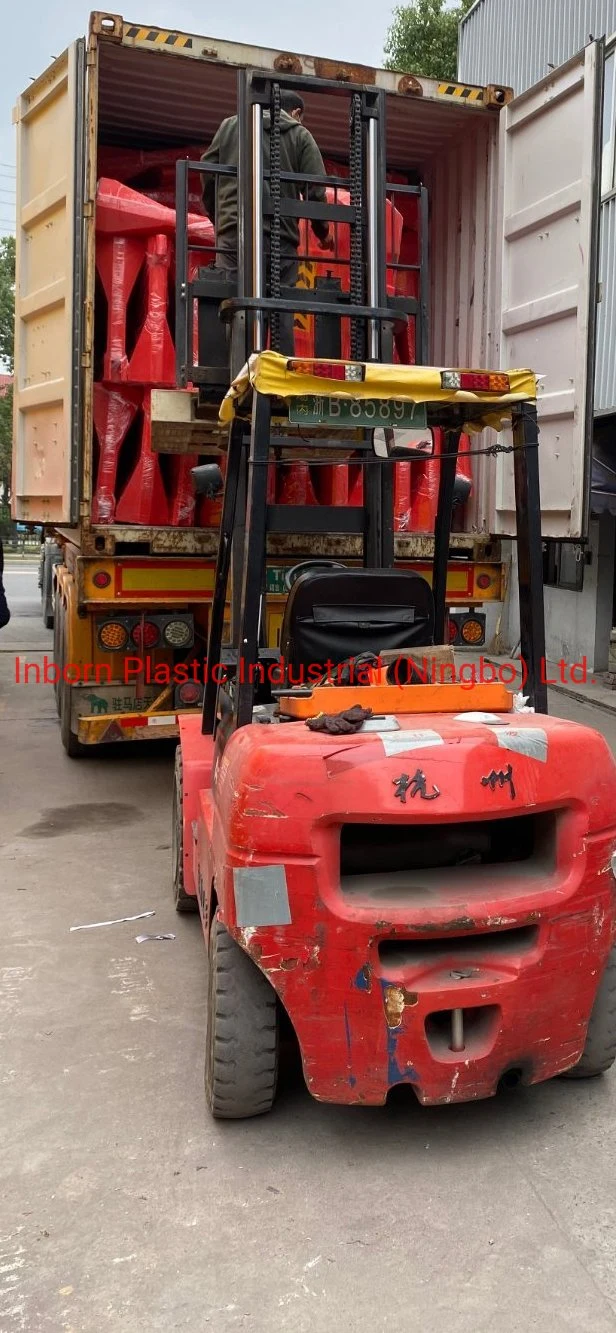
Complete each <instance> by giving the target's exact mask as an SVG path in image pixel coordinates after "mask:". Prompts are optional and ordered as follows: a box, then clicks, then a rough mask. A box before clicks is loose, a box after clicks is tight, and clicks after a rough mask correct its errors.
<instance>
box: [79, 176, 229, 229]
mask: <svg viewBox="0 0 616 1333" xmlns="http://www.w3.org/2000/svg"><path fill="white" fill-rule="evenodd" d="M96 230H97V232H99V233H102V234H116V235H118V234H119V235H122V236H128V235H132V234H133V233H135V234H137V235H142V236H151V235H152V234H153V233H155V232H165V233H166V234H167V235H175V209H174V208H166V207H165V205H164V204H158V203H156V201H155V200H154V199H150V198H149V196H148V195H147V194H141V193H140V192H139V190H132V189H131V187H130V186H129V185H123V184H122V182H121V181H116V180H111V179H110V178H109V177H108V176H101V178H100V180H99V182H98V187H97V191H96ZM188 237H189V240H190V241H193V242H195V243H198V244H200V245H214V243H215V242H214V228H213V226H212V223H211V222H210V220H209V218H206V217H199V216H198V215H197V214H195V213H189V214H188Z"/></svg>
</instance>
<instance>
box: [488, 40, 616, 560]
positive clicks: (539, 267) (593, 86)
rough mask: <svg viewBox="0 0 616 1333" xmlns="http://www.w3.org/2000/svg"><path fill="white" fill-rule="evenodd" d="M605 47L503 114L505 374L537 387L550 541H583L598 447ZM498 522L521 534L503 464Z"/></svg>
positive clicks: (501, 528) (508, 469)
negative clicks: (518, 374)
mask: <svg viewBox="0 0 616 1333" xmlns="http://www.w3.org/2000/svg"><path fill="white" fill-rule="evenodd" d="M603 64H604V45H603V42H602V41H600V42H592V43H590V44H589V45H588V46H587V47H586V49H585V50H584V51H582V52H581V53H580V54H579V55H578V56H576V57H574V59H572V60H570V61H568V62H567V64H566V65H562V66H561V67H560V68H559V69H557V70H555V71H554V73H553V74H551V75H550V76H549V77H548V78H546V79H543V80H542V82H541V83H539V84H535V85H534V87H533V88H530V89H529V90H528V91H527V92H526V93H524V94H523V95H522V96H521V97H517V98H516V99H515V100H514V101H513V102H511V103H510V104H509V106H508V107H506V108H505V109H504V110H503V112H502V113H501V170H502V172H503V194H502V199H503V226H502V245H503V266H502V327H501V366H502V368H503V369H506V368H507V367H509V368H510V369H523V368H526V367H528V368H530V369H531V370H533V371H534V372H535V373H536V374H537V375H541V376H543V379H542V380H541V382H540V386H539V402H538V411H539V427H540V438H539V458H540V473H541V509H542V533H543V536H544V537H551V538H561V539H565V538H568V537H569V538H580V537H584V536H585V535H586V532H587V528H588V509H589V500H590V471H591V468H590V458H591V448H592V421H593V388H594V360H595V325H596V307H597V298H598V281H597V274H598V269H597V252H598V244H597V242H598V229H599V205H600V185H599V171H600V132H601V99H602V92H603ZM495 499H496V504H495V509H496V512H495V515H494V518H495V522H494V525H493V526H492V528H491V530H492V532H494V533H499V534H502V535H504V536H506V535H513V534H514V533H515V506H514V498H513V466H512V460H511V456H505V455H500V456H499V460H498V468H497V477H496V496H495Z"/></svg>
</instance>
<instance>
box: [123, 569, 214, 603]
mask: <svg viewBox="0 0 616 1333" xmlns="http://www.w3.org/2000/svg"><path fill="white" fill-rule="evenodd" d="M121 579H122V585H121V593H120V595H122V594H124V596H126V594H127V593H129V592H133V593H139V592H161V593H164V592H179V593H182V592H211V591H212V589H213V587H214V570H213V569H211V568H210V569H208V568H207V567H206V568H201V569H199V568H197V569H182V568H180V569H134V568H131V566H130V565H124V566H123V568H122V574H121Z"/></svg>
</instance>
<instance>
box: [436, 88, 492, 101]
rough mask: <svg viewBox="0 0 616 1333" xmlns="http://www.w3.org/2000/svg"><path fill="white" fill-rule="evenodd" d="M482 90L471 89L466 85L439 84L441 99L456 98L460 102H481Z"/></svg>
mask: <svg viewBox="0 0 616 1333" xmlns="http://www.w3.org/2000/svg"><path fill="white" fill-rule="evenodd" d="M483 91H484V90H483V88H473V87H471V86H469V85H468V84H467V83H439V85H438V92H439V94H440V96H441V97H457V98H458V99H459V100H460V101H461V102H483Z"/></svg>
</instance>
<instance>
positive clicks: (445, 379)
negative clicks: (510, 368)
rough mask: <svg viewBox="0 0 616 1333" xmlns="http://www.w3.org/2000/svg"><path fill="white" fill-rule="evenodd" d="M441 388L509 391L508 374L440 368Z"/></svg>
mask: <svg viewBox="0 0 616 1333" xmlns="http://www.w3.org/2000/svg"><path fill="white" fill-rule="evenodd" d="M441 386H442V388H443V389H467V390H468V391H469V392H470V393H509V391H510V388H511V384H510V381H509V376H508V375H496V374H492V373H491V372H488V371H483V370H442V371H441Z"/></svg>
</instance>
